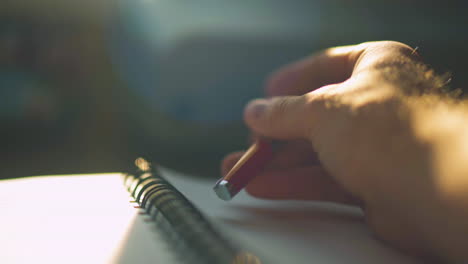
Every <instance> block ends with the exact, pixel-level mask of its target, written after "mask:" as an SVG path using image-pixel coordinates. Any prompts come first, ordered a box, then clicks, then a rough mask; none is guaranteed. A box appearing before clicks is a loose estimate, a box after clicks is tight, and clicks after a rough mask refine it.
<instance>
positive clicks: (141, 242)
mask: <svg viewBox="0 0 468 264" xmlns="http://www.w3.org/2000/svg"><path fill="white" fill-rule="evenodd" d="M0 214H1V218H0V263H2V264H6V263H8V264H9V263H28V264H29V263H60V264H62V263H67V264H68V263H79V264H83V263H121V264H125V263H175V262H174V261H173V258H172V253H171V252H170V247H169V246H168V245H167V244H166V243H165V240H164V238H162V237H161V236H160V234H159V233H157V232H154V231H151V229H149V228H148V223H146V222H144V221H143V217H141V216H139V215H138V210H137V209H135V208H133V205H132V204H131V203H130V198H129V194H128V192H127V191H126V190H125V189H124V187H123V181H122V178H121V177H120V174H117V173H114V174H100V175H73V176H42V177H31V178H24V179H16V180H2V181H0Z"/></svg>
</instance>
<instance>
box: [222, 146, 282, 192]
mask: <svg viewBox="0 0 468 264" xmlns="http://www.w3.org/2000/svg"><path fill="white" fill-rule="evenodd" d="M273 153H274V147H273V145H272V142H271V141H269V140H267V139H258V140H257V141H256V142H255V144H253V145H252V146H251V147H250V148H249V149H248V150H247V152H246V153H245V154H244V155H243V156H242V158H241V159H240V160H239V161H238V162H237V163H236V164H235V165H234V166H233V167H232V169H231V171H230V172H229V173H228V174H227V175H226V176H225V177H224V178H223V179H222V180H225V181H227V182H229V185H230V188H229V190H230V193H231V196H234V195H236V194H237V193H238V192H240V191H241V190H242V189H243V188H244V187H245V186H247V184H248V183H249V182H250V181H251V180H252V179H253V178H254V177H255V176H257V175H258V174H260V173H261V172H262V171H263V170H264V168H265V166H266V165H267V163H268V162H269V161H270V160H271V159H272V158H273Z"/></svg>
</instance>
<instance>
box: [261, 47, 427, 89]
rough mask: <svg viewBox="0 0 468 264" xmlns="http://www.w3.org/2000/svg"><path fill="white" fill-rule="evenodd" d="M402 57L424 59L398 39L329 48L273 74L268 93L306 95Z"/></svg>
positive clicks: (269, 81)
mask: <svg viewBox="0 0 468 264" xmlns="http://www.w3.org/2000/svg"><path fill="white" fill-rule="evenodd" d="M401 57H410V59H413V60H414V59H420V58H419V57H418V54H417V53H416V52H415V50H414V49H412V48H411V47H409V46H407V45H405V44H403V43H400V42H396V41H374V42H365V43H362V44H358V45H351V46H341V47H334V48H329V49H326V50H324V51H322V52H319V53H317V54H315V55H312V56H310V57H307V58H305V59H303V60H300V61H298V62H295V63H292V64H290V65H287V66H285V67H283V68H281V69H279V70H278V71H277V72H275V73H273V74H272V75H271V76H270V78H269V79H268V81H267V84H266V87H265V92H266V95H267V96H269V97H271V96H284V95H303V94H306V93H308V92H311V91H313V90H315V89H318V88H320V87H323V86H325V85H330V84H336V83H341V82H344V81H345V80H347V79H348V78H350V77H351V75H352V74H353V73H354V72H356V71H361V70H368V69H371V68H374V67H375V66H376V65H378V64H379V63H382V62H392V61H397V60H400V58H401Z"/></svg>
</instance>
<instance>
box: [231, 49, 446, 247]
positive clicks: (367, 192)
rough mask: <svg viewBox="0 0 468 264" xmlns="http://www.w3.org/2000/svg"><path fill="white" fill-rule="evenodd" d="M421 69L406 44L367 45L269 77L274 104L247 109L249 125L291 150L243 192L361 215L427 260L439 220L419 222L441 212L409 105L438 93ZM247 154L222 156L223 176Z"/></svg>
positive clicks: (282, 152)
mask: <svg viewBox="0 0 468 264" xmlns="http://www.w3.org/2000/svg"><path fill="white" fill-rule="evenodd" d="M419 60H420V59H419V56H418V55H417V54H416V53H415V51H414V50H413V49H412V48H410V47H408V46H406V45H404V44H402V43H398V42H391V41H383V42H368V43H363V44H360V45H355V46H345V47H338V48H331V49H328V50H325V51H324V52H322V53H319V54H317V55H314V56H311V57H309V58H306V59H304V60H302V61H300V62H297V63H294V64H292V65H289V66H286V67H285V68H283V69H281V70H280V71H278V72H277V73H275V74H273V75H272V77H271V78H270V80H269V82H268V83H267V86H266V94H267V96H268V97H269V98H267V99H257V100H254V101H252V102H250V103H249V104H248V106H247V107H246V109H245V113H244V119H245V122H246V124H247V125H248V127H249V128H250V129H251V130H252V131H253V133H255V134H258V135H261V136H264V137H269V138H273V139H278V140H285V141H286V142H287V144H285V145H284V147H283V149H281V150H279V152H278V153H277V155H276V157H275V158H274V160H273V161H272V162H271V163H270V164H269V166H268V167H267V168H266V169H265V170H264V172H263V173H262V174H261V175H258V176H257V177H256V178H255V179H254V180H252V181H251V183H249V185H248V186H247V191H248V192H249V193H250V194H252V195H254V196H258V197H262V198H269V199H301V200H322V201H331V202H338V203H345V204H351V205H359V206H362V207H363V208H364V211H365V214H366V219H367V221H368V223H369V225H370V227H371V228H372V229H373V230H374V231H375V232H376V233H377V234H378V235H379V236H380V237H381V238H383V239H384V240H386V241H388V242H390V243H391V244H393V245H395V246H397V247H399V248H402V249H405V250H407V251H410V252H412V253H417V254H422V255H426V254H428V251H429V250H431V249H432V247H433V245H428V244H427V242H426V241H425V239H427V236H426V235H427V230H426V229H428V228H432V226H433V224H435V223H436V222H437V221H438V220H435V218H434V219H433V220H428V221H426V222H427V224H422V225H421V224H420V223H418V221H420V220H423V221H425V220H424V219H425V217H428V218H429V219H431V217H432V213H431V211H432V210H437V207H438V206H439V203H438V201H437V199H436V198H435V197H434V194H433V193H431V189H432V187H433V186H432V185H431V184H432V183H431V182H430V173H428V171H427V170H428V169H427V168H428V165H427V164H428V163H429V162H430V161H429V158H428V157H427V153H426V152H427V150H426V149H424V146H422V145H421V144H420V142H418V140H417V139H415V136H414V135H413V130H412V125H411V122H410V121H411V120H410V119H411V118H410V114H408V112H407V111H406V110H407V109H406V107H405V106H404V103H405V99H404V97H405V95H408V94H413V93H416V94H417V93H419V92H418V91H417V90H418V89H420V88H421V89H422V88H426V87H425V86H426V84H430V85H431V87H432V86H440V85H439V83H438V82H437V79H436V78H433V77H432V76H430V74H428V73H430V72H428V71H427V69H426V68H424V67H422V66H420V65H421V64H419ZM419 75H421V76H419ZM431 87H428V88H431ZM435 88H438V87H435ZM435 88H434V89H435ZM412 89H413V90H412ZM242 154H243V152H235V153H231V154H229V155H228V156H226V158H225V159H224V160H223V163H222V173H223V174H226V173H227V172H228V171H229V169H230V168H231V167H232V166H233V165H234V164H235V163H236V161H237V160H238V159H239V158H240V156H241V155H242ZM432 218H433V217H432Z"/></svg>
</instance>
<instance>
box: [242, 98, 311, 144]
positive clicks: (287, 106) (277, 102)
mask: <svg viewBox="0 0 468 264" xmlns="http://www.w3.org/2000/svg"><path fill="white" fill-rule="evenodd" d="M313 104H314V102H313V101H312V100H310V98H309V97H308V96H307V94H306V95H302V96H280V97H273V98H269V99H256V100H253V101H251V102H250V103H249V104H248V105H247V107H246V108H245V112H244V119H245V122H246V123H247V126H249V128H250V129H251V130H253V131H254V132H256V133H258V134H260V135H262V136H265V137H270V138H275V139H308V138H309V136H310V135H311V131H312V129H313V125H314V123H315V122H314V113H313Z"/></svg>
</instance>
